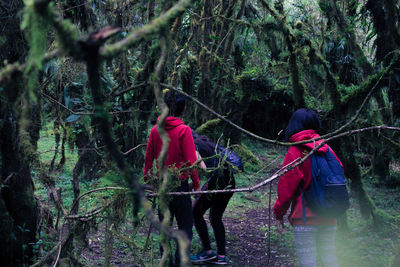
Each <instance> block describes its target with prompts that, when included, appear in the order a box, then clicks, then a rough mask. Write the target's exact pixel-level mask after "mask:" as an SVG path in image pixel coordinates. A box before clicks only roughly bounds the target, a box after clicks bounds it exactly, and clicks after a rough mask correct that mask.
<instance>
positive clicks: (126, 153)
mask: <svg viewBox="0 0 400 267" xmlns="http://www.w3.org/2000/svg"><path fill="white" fill-rule="evenodd" d="M145 145H146V144H139V145H137V146H135V147H133V148H131V149H129V150H128V151H126V152H123V153H122V155H128V154H129V153H131V152H132V151H134V150H136V149H138V148H139V147H142V146H145Z"/></svg>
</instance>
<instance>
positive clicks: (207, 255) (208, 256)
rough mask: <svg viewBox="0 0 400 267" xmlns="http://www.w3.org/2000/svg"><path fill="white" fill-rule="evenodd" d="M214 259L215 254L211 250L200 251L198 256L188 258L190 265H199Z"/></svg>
mask: <svg viewBox="0 0 400 267" xmlns="http://www.w3.org/2000/svg"><path fill="white" fill-rule="evenodd" d="M216 257H217V254H216V253H215V252H214V251H213V250H211V252H207V251H202V252H200V253H199V254H195V255H192V256H190V260H191V261H192V263H200V262H205V261H210V260H213V259H215V258H216Z"/></svg>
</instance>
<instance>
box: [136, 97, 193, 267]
mask: <svg viewBox="0 0 400 267" xmlns="http://www.w3.org/2000/svg"><path fill="white" fill-rule="evenodd" d="M164 101H165V103H166V104H167V106H168V108H169V111H170V115H172V116H169V117H167V118H166V121H165V126H164V128H165V130H166V132H167V134H168V136H169V139H170V143H169V147H168V155H167V159H166V161H165V165H166V166H167V167H168V168H170V169H173V172H174V173H179V174H178V175H177V176H174V177H171V178H172V179H179V180H178V184H179V185H178V186H177V187H176V188H173V189H172V191H182V192H188V191H190V190H191V189H194V190H198V189H199V188H200V181H199V178H198V176H197V171H196V170H195V168H190V167H191V166H192V165H193V164H194V163H195V162H196V160H197V156H196V149H195V146H194V142H193V137H192V131H191V129H190V127H189V126H187V125H185V124H184V123H183V122H182V120H181V119H180V118H179V117H180V116H182V114H183V112H184V110H185V98H184V96H183V95H181V94H178V93H174V92H167V93H166V94H165V97H164ZM161 148H162V140H161V137H160V134H159V133H158V130H157V125H155V126H154V127H153V128H152V129H151V131H150V136H149V142H148V144H147V149H146V155H145V166H144V177H145V181H147V180H149V179H153V178H155V177H153V173H152V169H153V163H154V161H156V160H157V159H158V157H159V155H160V152H161ZM157 167H158V166H157ZM188 167H189V168H188ZM183 169H184V170H183ZM181 170H182V171H181ZM189 179H191V180H192V183H191V184H189V182H188V180H189ZM169 210H170V213H171V218H174V217H175V218H176V221H177V224H178V229H179V230H182V231H183V232H184V233H186V235H187V237H188V239H189V240H190V241H191V240H192V237H193V232H192V227H193V216H192V214H193V213H192V201H191V198H190V196H189V195H182V196H172V197H171V198H170V202H169ZM160 220H162V214H160ZM189 247H190V246H189ZM178 252H179V248H178V249H177V250H176V253H175V263H172V264H171V265H172V266H179V265H178V264H179V253H178ZM188 253H189V251H188Z"/></svg>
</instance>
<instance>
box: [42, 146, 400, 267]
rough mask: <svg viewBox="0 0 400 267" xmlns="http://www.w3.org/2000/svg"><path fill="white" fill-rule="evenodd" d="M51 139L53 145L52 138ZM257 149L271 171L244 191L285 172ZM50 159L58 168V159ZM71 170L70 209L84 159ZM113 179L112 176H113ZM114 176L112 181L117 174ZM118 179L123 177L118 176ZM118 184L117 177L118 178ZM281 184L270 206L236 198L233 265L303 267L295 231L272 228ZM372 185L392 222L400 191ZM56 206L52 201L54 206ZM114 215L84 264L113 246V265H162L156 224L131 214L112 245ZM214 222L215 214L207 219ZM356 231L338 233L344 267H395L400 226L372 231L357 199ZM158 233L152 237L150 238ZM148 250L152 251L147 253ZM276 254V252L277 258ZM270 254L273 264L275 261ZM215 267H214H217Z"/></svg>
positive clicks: (230, 241) (246, 178) (230, 221)
mask: <svg viewBox="0 0 400 267" xmlns="http://www.w3.org/2000/svg"><path fill="white" fill-rule="evenodd" d="M50 141H51V139H50ZM50 141H49V139H45V138H43V140H42V142H41V143H40V149H41V151H49V150H51V148H52V147H54V143H52V142H50ZM248 146H249V148H250V149H251V150H252V151H253V152H254V153H255V154H256V155H257V157H258V158H259V159H260V161H261V162H262V163H263V164H266V166H267V168H266V169H265V170H264V171H263V172H260V173H257V171H258V170H259V168H258V169H257V168H253V169H252V170H251V169H250V168H249V169H250V170H248V171H247V172H246V173H244V174H238V175H236V187H238V188H239V187H248V186H251V185H255V184H257V183H258V182H260V181H263V180H264V179H266V178H267V177H269V176H270V175H271V174H272V173H274V172H275V171H276V170H277V169H279V168H280V165H281V162H282V161H283V156H284V154H285V149H282V148H275V147H271V146H269V147H268V146H266V145H264V144H258V143H255V142H254V143H249V144H248ZM44 155H47V158H45V157H43V159H42V160H44V161H45V162H50V161H51V159H52V155H51V154H44ZM67 156H68V159H67V163H66V165H65V167H64V170H63V171H61V172H60V173H59V174H56V176H57V179H56V185H57V187H60V188H62V189H63V190H62V195H63V199H64V203H65V204H66V206H68V205H71V203H72V196H73V192H72V187H71V177H72V169H73V166H74V164H75V162H76V159H77V156H76V154H71V155H67ZM108 176H110V175H108ZM111 176H112V175H111ZM116 177H117V179H118V176H116ZM109 178H110V177H108V178H107V177H104V178H100V179H99V180H96V181H82V182H81V192H86V191H89V190H91V189H94V188H99V187H104V186H110V185H115V184H112V183H111V184H110V183H109V182H110V179H109ZM111 180H112V179H111ZM276 182H277V181H275V182H274V183H273V184H272V188H271V189H272V191H271V192H272V194H271V203H269V190H270V188H269V186H265V187H263V188H261V189H259V190H257V191H255V192H252V193H236V194H235V195H234V196H233V197H232V199H231V201H230V202H229V205H228V207H227V210H226V212H225V213H224V217H223V221H224V224H225V228H226V241H227V244H226V248H227V256H228V259H229V263H230V266H240V267H245V266H249V267H250V266H268V260H269V266H289V267H290V266H298V264H297V262H296V256H295V249H294V245H293V235H292V228H291V227H290V226H289V225H288V223H287V222H286V226H287V227H286V228H285V232H284V234H283V235H282V236H281V235H279V234H278V233H277V231H276V229H275V226H273V225H272V226H271V228H270V227H269V225H268V223H269V220H268V217H269V207H272V206H273V203H274V202H275V199H276ZM363 182H364V186H365V188H366V191H367V192H368V194H369V196H370V197H371V199H372V200H373V201H374V202H375V204H376V206H377V207H378V208H381V209H383V210H385V211H387V212H389V213H390V214H391V215H392V216H399V215H400V196H399V194H398V192H399V189H398V188H389V187H384V186H382V185H381V184H378V183H377V181H375V180H374V179H373V178H372V177H370V176H368V175H367V174H364V178H363ZM35 184H36V188H37V190H36V195H37V196H38V197H40V198H41V199H42V200H43V201H46V199H47V198H48V194H47V190H46V188H45V187H43V186H42V185H41V184H40V182H39V181H38V180H36V179H35ZM112 196H113V192H98V193H93V194H91V195H88V196H86V198H85V199H84V200H82V202H81V210H80V212H82V213H84V212H85V211H87V210H91V209H92V208H94V207H97V206H99V205H102V203H104V200H106V199H109V198H110V197H112ZM47 201H48V202H49V203H51V201H50V200H47ZM106 218H107V216H106V214H104V216H99V217H98V218H97V219H96V221H95V222H92V223H91V225H90V231H89V232H88V235H87V238H86V242H87V243H86V245H85V246H86V247H85V248H84V249H83V251H82V253H80V254H79V261H80V262H81V263H82V264H83V265H84V266H104V265H105V262H106V261H105V248H106V246H109V245H112V255H111V261H110V263H111V266H121V267H122V266H146V267H147V266H158V264H159V261H160V252H159V234H158V231H156V230H155V229H154V228H152V229H151V230H150V231H149V227H150V225H149V223H148V221H147V220H146V219H145V218H144V216H143V215H142V214H140V218H142V220H141V221H140V223H139V226H138V227H134V224H133V223H132V215H130V213H129V212H128V214H127V215H126V216H125V217H124V218H123V219H122V222H120V223H116V224H115V225H114V227H113V232H112V236H113V240H111V241H110V240H108V241H106V240H105V233H106V231H105V225H106V220H107V219H106ZM205 219H206V221H207V222H208V215H206V216H205ZM347 219H348V225H349V231H348V232H343V231H340V230H339V231H337V236H336V249H337V256H338V261H339V263H340V266H342V267H343V266H344V267H352V266H363V267H374V266H390V262H391V260H392V258H393V255H394V251H395V249H396V247H397V246H398V244H400V243H399V240H400V238H399V235H398V233H400V231H399V230H398V228H397V227H396V225H392V226H387V225H385V227H381V228H379V229H377V228H376V227H374V226H373V225H372V220H371V218H369V219H363V218H362V217H361V215H360V212H359V207H358V203H357V202H356V201H355V198H354V197H352V198H351V207H350V209H349V211H348V213H347ZM208 225H209V236H210V239H211V242H212V243H211V246H212V247H213V249H215V248H216V247H215V240H214V237H213V231H212V229H211V227H210V224H209V223H208ZM193 232H194V238H193V241H192V253H196V252H198V251H200V250H201V245H200V240H199V237H198V235H197V233H196V231H195V229H194V228H193ZM149 233H150V234H149ZM40 241H41V242H42V243H43V244H47V246H46V248H45V251H47V250H48V249H50V248H52V247H53V246H54V243H55V242H57V239H54V238H49V237H45V236H43V237H41V240H40ZM145 244H147V245H146V246H145ZM144 247H146V248H145V249H144ZM269 252H270V254H269ZM268 255H270V258H269V259H268ZM209 266H212V265H209Z"/></svg>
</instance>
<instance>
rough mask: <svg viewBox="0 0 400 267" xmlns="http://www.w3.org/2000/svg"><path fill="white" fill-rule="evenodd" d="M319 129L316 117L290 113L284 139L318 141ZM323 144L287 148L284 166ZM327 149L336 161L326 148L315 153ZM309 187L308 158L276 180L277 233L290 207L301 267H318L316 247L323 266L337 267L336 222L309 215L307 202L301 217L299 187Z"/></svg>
mask: <svg viewBox="0 0 400 267" xmlns="http://www.w3.org/2000/svg"><path fill="white" fill-rule="evenodd" d="M320 127H321V123H320V120H319V119H318V116H317V114H316V113H315V112H314V111H312V110H309V109H305V108H302V109H299V110H297V111H296V112H295V113H293V115H292V117H291V118H290V120H289V124H288V126H287V128H286V130H285V137H286V140H287V141H289V142H300V141H305V140H313V139H316V138H319V137H320V136H319V134H318V133H317V132H318V131H319V129H320ZM322 141H323V139H321V140H316V141H313V142H310V143H305V144H301V145H294V146H291V147H289V150H288V152H287V153H286V156H285V159H284V162H283V166H288V165H291V164H293V162H295V161H296V160H297V159H298V158H303V157H304V156H305V155H307V153H308V152H309V151H311V150H312V149H313V148H315V147H316V146H318V145H319V144H320V143H321V142H322ZM328 148H329V150H330V151H331V152H332V153H333V154H334V155H335V157H336V154H335V153H334V151H333V150H332V148H330V147H329V146H328V145H327V144H324V145H323V146H321V147H320V148H319V149H318V153H326V152H327V150H328ZM336 158H337V157H336ZM338 160H339V159H338ZM339 162H340V161H339ZM340 164H341V163H340ZM310 183H311V158H308V159H307V160H306V161H305V162H304V163H303V164H302V165H300V166H297V167H296V168H294V169H292V170H290V171H289V172H287V173H285V174H284V175H283V176H281V177H280V178H279V181H278V199H277V200H276V203H275V205H274V214H275V217H276V227H277V230H278V231H279V232H280V233H282V227H283V216H284V215H285V214H286V212H287V210H288V209H289V207H291V211H290V214H289V222H290V223H291V224H292V225H293V233H294V241H295V245H296V251H297V254H298V258H299V261H300V264H301V266H307V267H312V266H315V267H316V266H317V261H316V259H317V257H316V251H317V249H316V248H317V247H318V250H319V253H320V258H321V262H322V264H323V266H329V267H334V266H338V263H337V260H336V250H335V231H336V219H334V218H326V217H321V216H318V215H317V214H315V213H313V212H312V211H311V209H310V208H309V207H308V206H307V202H306V201H305V202H304V203H305V214H304V215H303V194H302V192H303V191H304V190H302V187H303V186H304V189H307V188H309V187H310ZM303 216H305V218H303Z"/></svg>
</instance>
